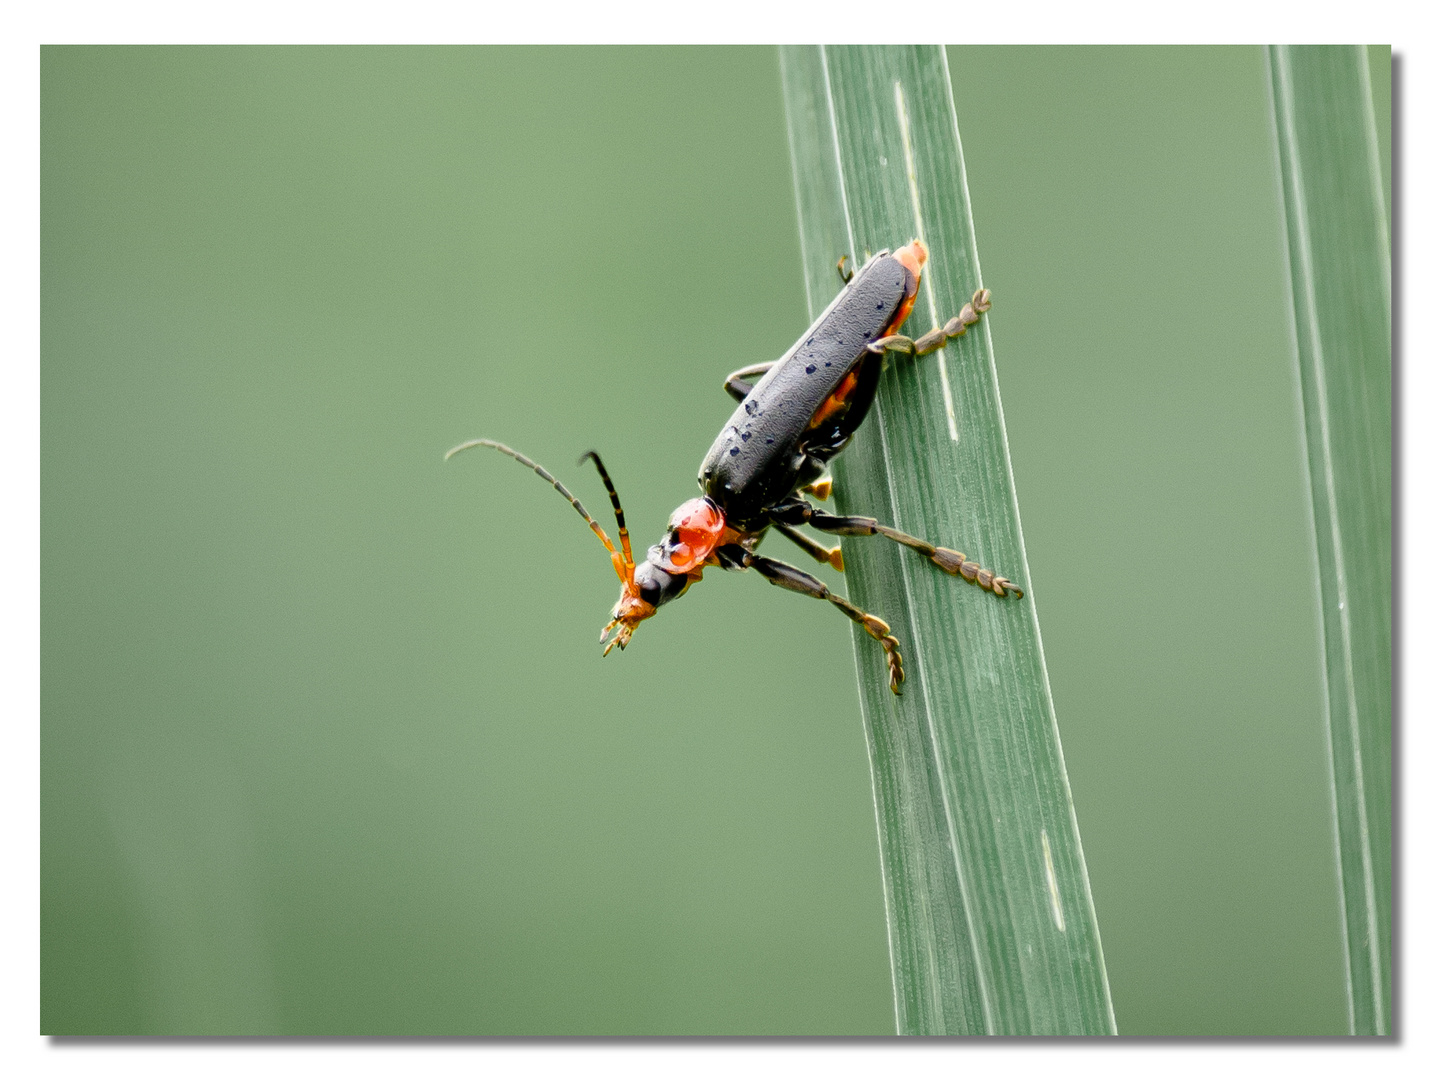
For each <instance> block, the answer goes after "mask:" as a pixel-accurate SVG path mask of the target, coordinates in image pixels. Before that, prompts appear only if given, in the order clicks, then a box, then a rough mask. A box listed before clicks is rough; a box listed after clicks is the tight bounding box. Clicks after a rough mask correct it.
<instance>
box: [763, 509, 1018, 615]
mask: <svg viewBox="0 0 1432 1080" xmlns="http://www.w3.org/2000/svg"><path fill="white" fill-rule="evenodd" d="M768 513H769V514H770V516H771V520H772V521H775V522H778V523H781V524H785V525H809V526H811V527H812V528H814V529H819V530H820V531H821V532H828V533H834V534H835V535H837V536H874V535H876V534H877V533H879V534H880V535H881V536H884V537H888V538H889V539H891V540H894V541H895V542H896V543H897V544H904V545H905V546H906V547H907V548H910V549H911V550H913V551H918V552H919V553H920V554H921V555H923V556H925V558H927V559H929V560H930V561H931V562H932V563H934V564H935V565H936V566H938V567H939V568H940V569H941V570H943V571H945V573H947V574H951V575H957V576H959V577H962V578H964V579H965V580H966V581H968V582H969V583H970V584H972V585H978V586H979V587H980V588H981V589H984V590H986V591H987V592H992V593H994V594H995V595H996V596H1005V595H1007V594H1010V595H1013V596H1014V598H1015V599H1016V600H1019V599H1021V598H1023V596H1024V590H1023V589H1021V588H1020V587H1019V586H1018V585H1016V584H1015V583H1014V582H1012V581H1010V580H1009V578H1007V577H1002V576H1000V575H999V574H996V573H994V571H992V570H989V569H986V568H985V567H982V566H980V564H979V563H977V562H971V561H970V560H969V559H967V558H966V557H965V553H964V552H962V551H956V550H954V549H953V548H943V547H936V546H935V545H934V544H931V543H930V542H929V541H927V540H921V539H920V538H919V537H918V536H911V535H910V534H909V533H906V532H901V531H900V530H899V529H895V528H891V527H890V526H889V525H882V524H880V522H878V521H876V520H875V519H874V518H873V517H854V516H845V517H842V516H840V515H838V514H830V513H827V512H826V511H824V510H821V509H818V508H817V507H814V506H812V505H811V504H810V503H808V502H802V501H800V500H799V499H792V500H791V501H790V502H787V503H785V504H783V505H781V506H778V507H775V508H774V509H772V510H770V511H768Z"/></svg>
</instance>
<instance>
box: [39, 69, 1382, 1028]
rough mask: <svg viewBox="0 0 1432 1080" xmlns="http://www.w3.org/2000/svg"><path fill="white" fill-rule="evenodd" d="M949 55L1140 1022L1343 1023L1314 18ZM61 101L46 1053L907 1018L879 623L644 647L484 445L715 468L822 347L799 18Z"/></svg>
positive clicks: (763, 599) (546, 511)
mask: <svg viewBox="0 0 1432 1080" xmlns="http://www.w3.org/2000/svg"><path fill="white" fill-rule="evenodd" d="M1371 55H1372V61H1373V74H1374V86H1375V88H1376V91H1377V96H1378V101H1377V105H1378V108H1379V110H1380V118H1381V120H1382V123H1383V128H1384V136H1385V135H1386V124H1387V108H1388V97H1389V93H1390V89H1389V88H1390V66H1389V65H1390V59H1389V54H1388V50H1387V49H1386V48H1382V49H1377V50H1372V53H1371ZM950 66H951V70H952V72H953V78H954V92H955V101H956V105H957V107H958V109H959V113H960V122H961V131H962V135H963V140H964V146H965V153H966V155H967V164H968V170H969V177H970V187H971V194H972V198H973V203H974V209H975V220H976V224H977V227H978V230H979V240H980V253H981V257H982V259H983V267H984V273H985V281H986V284H988V285H989V286H990V287H991V288H992V289H993V291H994V296H995V310H994V312H993V313H992V315H991V317H990V321H991V326H992V328H993V333H994V340H995V344H996V350H997V355H998V360H999V371H1000V379H1001V389H1002V395H1003V399H1004V404H1005V409H1006V416H1007V422H1008V428H1009V439H1010V446H1011V452H1012V455H1013V459H1014V467H1015V477H1016V480H1017V483H1018V490H1019V495H1020V504H1021V511H1022V515H1023V520H1024V523H1025V528H1026V540H1027V543H1028V550H1029V558H1030V563H1031V566H1032V568H1033V574H1034V579H1033V581H1032V585H1033V589H1032V598H1033V599H1035V600H1037V602H1038V605H1039V614H1040V621H1041V625H1042V627H1043V634H1044V643H1045V648H1046V651H1047V654H1048V662H1049V668H1050V675H1051V680H1052V684H1053V689H1054V699H1055V704H1056V707H1057V710H1058V714H1059V718H1060V728H1061V733H1062V736H1063V741H1064V749H1065V753H1066V755H1067V760H1068V767H1069V774H1070V780H1071V783H1072V786H1073V790H1074V797H1075V803H1076V806H1077V809H1078V813H1079V822H1080V826H1081V830H1082V833H1083V838H1084V844H1085V851H1086V855H1087V857H1088V863H1089V870H1090V875H1091V879H1092V883H1093V890H1094V898H1095V903H1096V906H1097V910H1098V915H1099V920H1100V926H1101V929H1102V933H1103V939H1104V947H1105V953H1106V957H1107V961H1108V968H1109V977H1110V982H1111V986H1112V989H1113V995H1114V1004H1115V1008H1116V1011H1117V1014H1118V1020H1119V1027H1120V1030H1121V1032H1123V1033H1124V1034H1129V1035H1166V1034H1174V1035H1309V1034H1336V1033H1341V1032H1343V1031H1345V1030H1346V1021H1345V1006H1344V997H1343V981H1342V962H1341V953H1340V948H1341V946H1340V939H1339V924H1338V913H1337V905H1338V899H1337V895H1338V894H1337V891H1336V885H1335V879H1334V866H1333V858H1332V849H1331V843H1332V838H1331V817H1330V810H1329V803H1328V798H1329V797H1328V791H1327V779H1326V776H1327V764H1326V756H1325V755H1326V750H1325V735H1324V729H1323V720H1322V716H1321V711H1320V693H1319V686H1320V683H1319V679H1320V675H1319V663H1318V656H1319V654H1318V642H1317V637H1316V632H1315V623H1314V619H1315V607H1314V601H1313V593H1312V585H1313V575H1312V564H1311V541H1310V537H1309V529H1308V511H1307V507H1306V496H1305V493H1304V484H1305V480H1304V476H1303V470H1304V466H1303V464H1302V462H1301V460H1300V457H1299V453H1300V447H1299V430H1300V429H1299V419H1298V413H1297V407H1296V400H1295V397H1294V385H1295V384H1294V379H1293V367H1292V364H1293V361H1292V353H1291V347H1290V342H1289V334H1288V329H1289V322H1288V311H1287V300H1286V286H1285V284H1284V277H1283V273H1284V271H1283V254H1282V247H1281V244H1282V240H1281V234H1280V225H1279V221H1280V218H1279V212H1280V211H1279V207H1278V203H1277V201H1276V187H1275V183H1274V177H1273V157H1272V153H1273V151H1272V143H1271V137H1270V124H1269V119H1268V105H1267V100H1266V90H1265V84H1264V78H1265V76H1264V71H1263V58H1262V54H1261V51H1260V50H1258V49H1254V48H1218V49H1209V48H1197V49H1193V48H1180V49H1167V48H1151V49H1144V48H1141V49H1130V48H1110V49H1090V48H1078V49H1050V48H1042V49H1015V48H1000V49H986V48H958V49H952V50H951V53H950ZM42 110H43V111H42V140H43V145H42V169H43V174H42V279H43V280H42V290H43V293H42V296H43V310H42V334H43V338H42V341H43V357H42V392H43V399H42V462H43V464H42V484H43V488H42V490H43V505H42V555H43V570H42V599H43V619H42V650H43V651H42V657H43V661H42V669H43V670H42V702H43V706H42V712H43V716H42V723H43V762H42V785H43V786H42V802H43V806H42V812H43V866H42V890H43V896H42V904H43V928H42V950H43V951H42V960H43V988H42V990H43V992H42V1027H43V1030H44V1031H45V1032H46V1033H49V1034H149V1035H182V1034H265V1035H310V1036H357V1035H389V1036H400V1035H401V1036H414V1035H529V1034H532V1035H536V1034H544V1035H555V1034H566V1035H597V1034H615V1035H646V1034H726V1033H730V1034H801V1035H829V1034H858V1035H885V1034H891V1033H893V1027H894V1025H893V1012H892V1005H891V990H890V970H889V961H888V957H887V954H886V940H885V927H884V909H883V903H882V899H881V887H880V871H879V863H878V860H877V855H876V848H875V829H874V823H873V815H872V808H871V794H870V780H869V772H868V767H867V762H866V756H865V744H864V740H863V737H862V733H861V726H860V715H859V709H858V705H857V701H856V696H855V687H854V678H853V673H852V670H851V662H850V650H851V644H850V630H849V628H848V624H847V623H846V622H845V620H843V619H840V618H839V617H838V616H836V615H835V614H834V613H832V612H829V611H827V610H825V609H824V608H822V607H819V606H817V605H814V604H810V603H807V602H805V601H803V600H801V599H799V598H796V597H792V596H789V595H786V594H783V593H779V592H777V591H775V590H773V589H771V588H769V587H768V586H766V585H765V584H764V583H763V582H761V581H759V580H755V579H753V578H752V577H751V576H749V575H748V576H738V575H714V576H708V579H707V582H708V583H707V584H704V585H703V586H702V587H701V588H699V589H696V590H693V592H692V593H691V595H690V596H688V597H687V598H686V599H684V600H683V601H682V603H680V604H676V605H673V606H672V607H670V608H667V609H664V610H663V613H662V618H661V619H659V620H656V621H655V622H653V623H651V624H650V625H649V626H647V627H644V628H643V631H642V633H641V634H640V635H638V637H637V638H636V639H635V641H634V642H633V646H632V648H631V649H630V650H628V651H627V652H626V653H625V654H623V655H619V656H614V657H611V658H609V659H607V660H606V661H605V662H603V661H602V659H601V653H600V649H599V647H598V646H597V643H596V638H597V632H598V630H599V629H600V628H601V626H602V624H603V622H604V621H605V618H606V613H607V609H608V608H609V607H610V605H611V603H612V601H613V600H614V599H615V597H616V591H617V589H616V580H615V578H614V576H613V575H612V573H611V569H610V565H609V563H608V561H607V559H606V556H605V553H604V552H603V551H602V550H601V549H600V547H599V546H598V545H597V544H596V543H595V541H594V540H593V539H592V537H591V536H590V534H589V533H588V531H587V530H586V529H585V528H584V527H583V526H582V524H581V522H580V521H579V520H578V519H577V518H576V516H575V515H574V514H573V513H572V512H571V510H570V509H569V508H568V507H566V506H565V505H564V504H563V503H562V501H561V500H560V499H558V498H557V497H556V496H554V495H553V493H552V492H551V491H550V490H549V489H547V488H546V487H545V486H544V485H542V484H541V483H540V482H539V481H537V480H536V479H535V478H534V477H532V476H531V475H530V474H529V473H527V472H526V471H525V470H522V469H520V468H519V467H517V466H516V465H514V464H513V463H512V462H510V461H507V460H505V459H503V458H501V457H498V456H497V455H486V456H484V455H483V454H481V453H477V454H472V455H468V456H467V457H465V458H460V459H457V460H455V461H453V462H451V463H449V464H447V465H446V466H444V465H443V464H442V461H441V456H442V452H443V451H444V450H445V449H447V448H448V447H449V446H451V445H453V444H454V443H456V442H459V441H461V440H462V439H465V438H469V437H474V436H479V435H486V436H491V437H496V438H501V439H503V440H505V441H507V442H510V443H512V444H513V445H515V446H517V447H518V448H520V449H522V450H524V451H526V452H527V453H529V454H531V455H532V456H534V457H535V458H537V460H539V461H541V462H543V463H544V464H546V465H547V466H548V467H549V468H550V469H552V470H553V471H554V472H555V473H557V475H558V476H559V477H562V478H564V479H565V480H566V482H567V483H568V484H569V486H572V487H573V488H574V489H575V490H576V491H577V492H578V494H579V495H581V496H582V497H584V498H585V500H586V501H587V503H588V505H589V506H591V507H592V508H593V510H594V511H597V512H598V514H599V516H600V517H605V516H606V514H605V510H604V506H605V500H604V499H603V498H602V496H601V487H600V483H599V481H598V480H597V478H596V475H595V473H594V472H592V471H591V470H590V467H587V468H585V469H578V468H576V467H575V465H574V464H573V462H574V461H575V459H576V457H577V455H578V454H579V453H581V452H582V451H583V450H586V449H587V448H589V447H597V448H599V449H601V450H602V452H603V454H604V455H605V457H606V460H607V463H608V465H609V467H610V468H611V470H612V472H613V474H614V477H615V479H616V482H617V484H618V487H619V489H620V490H621V492H622V497H623V500H624V502H625V504H626V508H627V513H628V519H629V521H630V522H631V523H632V526H633V531H634V534H635V535H634V539H635V542H636V543H637V545H638V546H639V547H643V548H644V547H645V546H646V545H647V544H649V543H651V542H652V541H653V540H654V539H655V536H656V533H657V531H658V529H659V528H660V526H661V525H662V524H663V523H664V521H665V518H666V515H667V514H668V513H669V512H670V510H671V509H672V508H673V507H674V506H675V505H676V504H677V503H679V502H681V501H682V500H684V499H686V498H688V497H690V496H691V495H692V494H694V493H695V490H696V489H695V479H694V478H695V470H696V466H697V464H698V463H699V462H700V460H701V457H702V456H703V454H704V452H705V449H706V446H707V444H708V443H709V441H710V439H711V437H712V436H713V435H714V433H715V431H716V428H717V427H718V426H719V425H720V423H721V421H722V420H724V418H725V417H726V415H727V414H728V413H729V407H730V402H729V400H728V399H727V398H726V397H725V395H724V394H722V393H721V389H720V384H721V379H722V378H723V376H724V375H725V374H726V372H728V371H729V370H731V369H732V368H735V367H737V366H740V365H743V364H747V363H753V362H756V361H760V360H765V359H770V358H773V357H775V356H778V355H779V354H780V353H781V352H783V351H784V349H785V348H786V346H787V345H788V344H789V343H790V341H791V340H793V339H794V337H795V335H796V334H798V333H799V332H800V330H801V329H803V328H804V325H805V317H804V312H805V298H804V295H803V293H802V284H801V282H802V276H801V267H800V259H799V248H798V241H797V237H796V225H795V207H794V198H793V195H792V185H791V177H790V164H789V159H788V156H787V150H786V141H785V129H784V119H783V114H782V106H781V99H780V88H779V77H778V70H777V62H776V55H775V52H774V50H771V49H712V48H701V49H680V50H678V49H610V48H604V49H573V48H565V49H556V48H552V49H513V48H501V49H498V48H483V49H463V48H425V49H424V48H400V49H378V48H88V47H84V48H80V47H60V48H47V49H45V50H44V51H43V54H42ZM1388 145H1390V144H1389V142H1388V140H1387V139H1386V138H1385V137H1384V140H1383V150H1384V157H1385V156H1386V153H1387V147H1388ZM890 239H891V241H892V242H896V241H903V240H905V239H907V238H906V237H891V238H890ZM599 508H603V509H599ZM941 539H943V540H945V541H947V542H954V543H956V544H958V541H959V538H958V537H945V538H941ZM771 543H772V544H780V541H779V539H778V538H777V539H775V540H772V541H771ZM795 558H796V559H797V560H800V559H801V557H800V556H798V555H797V556H795ZM1116 577H1117V579H1118V580H1119V581H1120V582H1122V584H1119V585H1117V586H1115V585H1114V584H1113V582H1114V580H1115V578H1116Z"/></svg>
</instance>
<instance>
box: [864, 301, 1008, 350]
mask: <svg viewBox="0 0 1432 1080" xmlns="http://www.w3.org/2000/svg"><path fill="white" fill-rule="evenodd" d="M989 308H990V297H989V290H988V289H980V290H978V291H977V292H976V293H975V294H974V296H972V297H971V298H970V302H969V303H968V304H966V305H965V306H964V307H962V308H961V309H960V313H959V314H958V315H956V316H955V317H954V318H953V319H951V320H950V321H949V322H947V323H945V325H944V326H940V327H936V328H935V329H934V330H931V331H930V332H929V333H928V334H926V335H924V336H923V337H921V338H917V339H915V340H911V339H910V338H908V337H906V336H905V335H904V334H890V335H888V336H887V337H883V338H880V339H879V340H878V341H872V342H871V343H870V344H869V346H868V348H869V349H870V351H871V352H877V353H887V352H896V353H904V354H906V355H907V356H926V355H928V354H929V353H932V352H934V351H935V350H936V349H943V348H944V347H945V346H946V345H947V344H949V341H950V339H951V338H957V337H959V336H960V335H961V334H963V333H964V332H965V331H966V330H968V329H969V328H970V327H971V326H973V325H974V324H975V323H977V322H979V321H980V316H981V315H983V314H984V313H985V312H986V311H988V310H989Z"/></svg>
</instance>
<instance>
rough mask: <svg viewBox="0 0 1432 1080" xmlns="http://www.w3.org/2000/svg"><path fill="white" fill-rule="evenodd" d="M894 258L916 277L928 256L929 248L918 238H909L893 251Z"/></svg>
mask: <svg viewBox="0 0 1432 1080" xmlns="http://www.w3.org/2000/svg"><path fill="white" fill-rule="evenodd" d="M895 258H897V259H899V260H900V262H901V263H902V264H904V266H905V268H906V269H907V270H909V271H910V273H912V274H914V275H915V277H916V278H917V279H918V278H919V276H920V271H921V270H923V269H924V266H925V263H926V261H927V260H928V259H929V258H930V249H929V248H927V247H926V246H925V245H924V244H923V243H922V242H921V241H920V240H918V239H915V240H911V241H910V242H909V243H908V244H906V245H905V246H904V247H902V248H901V249H900V250H899V251H897V252H895Z"/></svg>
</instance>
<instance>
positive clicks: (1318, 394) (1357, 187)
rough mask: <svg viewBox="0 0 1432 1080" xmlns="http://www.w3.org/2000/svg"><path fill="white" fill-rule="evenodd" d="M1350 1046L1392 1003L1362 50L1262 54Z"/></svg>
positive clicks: (1386, 567)
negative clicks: (1302, 445)
mask: <svg viewBox="0 0 1432 1080" xmlns="http://www.w3.org/2000/svg"><path fill="white" fill-rule="evenodd" d="M1268 71H1269V81H1270V84H1271V88H1272V107H1273V121H1274V125H1275V127H1276V134H1277V139H1276V145H1277V150H1278V163H1279V169H1280V175H1281V180H1282V189H1283V207H1284V211H1285V214H1286V218H1287V240H1288V269H1289V280H1290V285H1291V290H1292V307H1293V321H1294V327H1295V333H1296V341H1297V358H1298V376H1299V382H1300V386H1301V389H1302V406H1303V419H1304V425H1303V426H1304V429H1305V431H1306V436H1307V451H1308V479H1309V489H1310V494H1311V501H1312V518H1313V534H1314V537H1315V538H1316V544H1317V568H1318V590H1319V602H1320V605H1319V606H1320V613H1321V616H1322V638H1323V645H1324V673H1325V681H1324V687H1325V690H1326V694H1327V718H1328V738H1329V742H1330V744H1331V755H1332V797H1333V806H1334V809H1335V816H1336V830H1335V837H1336V843H1337V858H1338V866H1339V869H1340V871H1341V874H1342V909H1343V926H1344V933H1345V944H1346V958H1347V978H1348V1008H1349V1011H1350V1014H1351V1026H1352V1031H1353V1033H1354V1034H1358V1035H1386V1034H1388V1032H1389V1016H1390V1015H1391V993H1392V970H1391V962H1392V285H1391V273H1392V270H1391V267H1392V263H1391V258H1390V256H1389V246H1388V218H1387V211H1386V207H1385V206H1384V200H1383V193H1382V176H1381V168H1380V160H1379V154H1378V145H1377V129H1376V126H1375V122H1374V119H1373V108H1372V88H1371V84H1370V81H1369V76H1368V65H1367V52H1366V50H1365V49H1364V48H1363V47H1362V46H1317V47H1311V46H1306V47H1305V46H1294V47H1287V46H1278V47H1274V48H1270V49H1269V50H1268Z"/></svg>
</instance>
